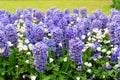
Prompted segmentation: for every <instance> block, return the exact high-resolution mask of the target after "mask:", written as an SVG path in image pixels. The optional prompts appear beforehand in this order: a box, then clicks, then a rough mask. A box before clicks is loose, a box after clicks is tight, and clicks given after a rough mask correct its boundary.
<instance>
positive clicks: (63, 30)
mask: <svg viewBox="0 0 120 80" xmlns="http://www.w3.org/2000/svg"><path fill="white" fill-rule="evenodd" d="M21 20H22V21H23V22H22V23H20V24H23V25H24V26H22V27H25V33H22V34H25V35H24V36H25V37H26V39H28V40H29V42H30V43H31V44H33V45H34V47H33V49H32V52H33V55H34V59H35V64H36V69H37V70H38V71H44V70H45V68H46V67H45V64H46V63H47V58H48V55H47V51H48V49H49V50H50V51H52V52H55V53H56V56H57V57H59V56H61V54H62V50H63V48H67V49H68V51H69V55H70V58H71V60H72V61H74V62H77V63H78V68H77V69H78V70H80V69H81V65H82V63H83V61H82V49H83V48H84V43H85V39H86V37H87V35H88V33H89V32H92V30H93V29H95V28H98V29H99V30H103V31H104V29H106V28H108V30H109V35H110V41H111V44H113V45H114V46H117V47H119V45H120V12H119V11H117V10H115V9H113V10H111V14H110V17H107V16H106V15H105V14H104V13H103V12H102V11H101V10H96V11H94V12H93V13H91V14H90V15H87V9H86V8H81V9H78V8H74V9H73V13H70V10H69V9H68V8H66V9H65V10H64V11H61V10H59V9H57V8H55V7H53V8H50V9H48V10H47V11H46V15H45V14H44V13H43V12H42V11H40V10H39V9H31V8H27V9H26V10H23V9H21V8H18V9H17V11H16V13H12V14H11V13H9V12H7V11H5V10H0V50H1V51H0V56H9V55H10V50H9V46H8V43H7V42H8V41H9V42H11V44H13V46H16V45H17V40H18V35H17V32H19V30H18V31H17V30H16V28H17V27H16V26H17V25H16V24H15V23H16V21H18V22H20V21H21ZM20 27H21V26H20ZM83 37H84V38H83ZM93 44H94V46H93V50H94V52H97V51H96V50H97V48H98V47H101V44H99V43H97V42H93ZM118 53H119V48H118V50H117V51H116V52H115V53H114V54H113V55H112V57H111V60H112V61H116V60H117V57H118ZM99 55H101V53H98V54H95V55H94V56H93V57H92V58H93V59H96V58H97V57H99ZM105 67H106V66H105Z"/></svg>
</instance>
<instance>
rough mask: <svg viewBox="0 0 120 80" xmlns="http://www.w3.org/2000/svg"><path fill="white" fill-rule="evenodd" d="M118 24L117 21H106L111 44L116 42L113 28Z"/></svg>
mask: <svg viewBox="0 0 120 80" xmlns="http://www.w3.org/2000/svg"><path fill="white" fill-rule="evenodd" d="M118 26H119V24H118V23H116V22H111V23H108V30H109V35H110V41H111V43H112V44H114V45H115V44H116V43H115V42H116V41H115V40H116V37H115V33H114V32H115V29H116V28H117V27H118Z"/></svg>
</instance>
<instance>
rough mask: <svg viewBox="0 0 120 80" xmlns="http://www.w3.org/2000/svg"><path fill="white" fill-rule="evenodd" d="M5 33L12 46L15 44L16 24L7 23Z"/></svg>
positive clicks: (16, 37)
mask: <svg viewBox="0 0 120 80" xmlns="http://www.w3.org/2000/svg"><path fill="white" fill-rule="evenodd" d="M5 35H6V38H7V40H8V41H10V42H11V43H12V44H13V46H16V45H17V39H18V36H17V31H16V26H15V25H13V24H8V25H7V26H5Z"/></svg>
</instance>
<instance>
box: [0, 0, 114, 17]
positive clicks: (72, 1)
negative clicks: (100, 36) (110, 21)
mask: <svg viewBox="0 0 120 80" xmlns="http://www.w3.org/2000/svg"><path fill="white" fill-rule="evenodd" d="M111 4H112V1H111V0H0V9H5V10H8V11H10V12H15V11H16V9H17V8H23V9H25V8H28V7H30V8H39V9H40V10H42V11H44V12H45V11H46V10H47V9H48V8H50V7H52V6H55V7H57V8H59V9H62V10H64V8H70V10H72V9H73V8H81V7H86V8H87V9H88V13H91V12H92V11H94V10H96V9H101V10H102V11H103V12H104V13H105V14H107V15H108V14H109V11H110V9H111V7H110V5H111Z"/></svg>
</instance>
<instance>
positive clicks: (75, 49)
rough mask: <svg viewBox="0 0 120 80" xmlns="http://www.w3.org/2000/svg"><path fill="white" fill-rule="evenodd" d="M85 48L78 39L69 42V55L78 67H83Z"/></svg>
mask: <svg viewBox="0 0 120 80" xmlns="http://www.w3.org/2000/svg"><path fill="white" fill-rule="evenodd" d="M83 47H84V43H83V42H82V41H81V40H80V39H78V38H76V39H71V40H70V41H69V55H70V58H71V59H72V61H74V62H77V63H78V67H79V66H81V65H82V63H83V62H82V49H83Z"/></svg>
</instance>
